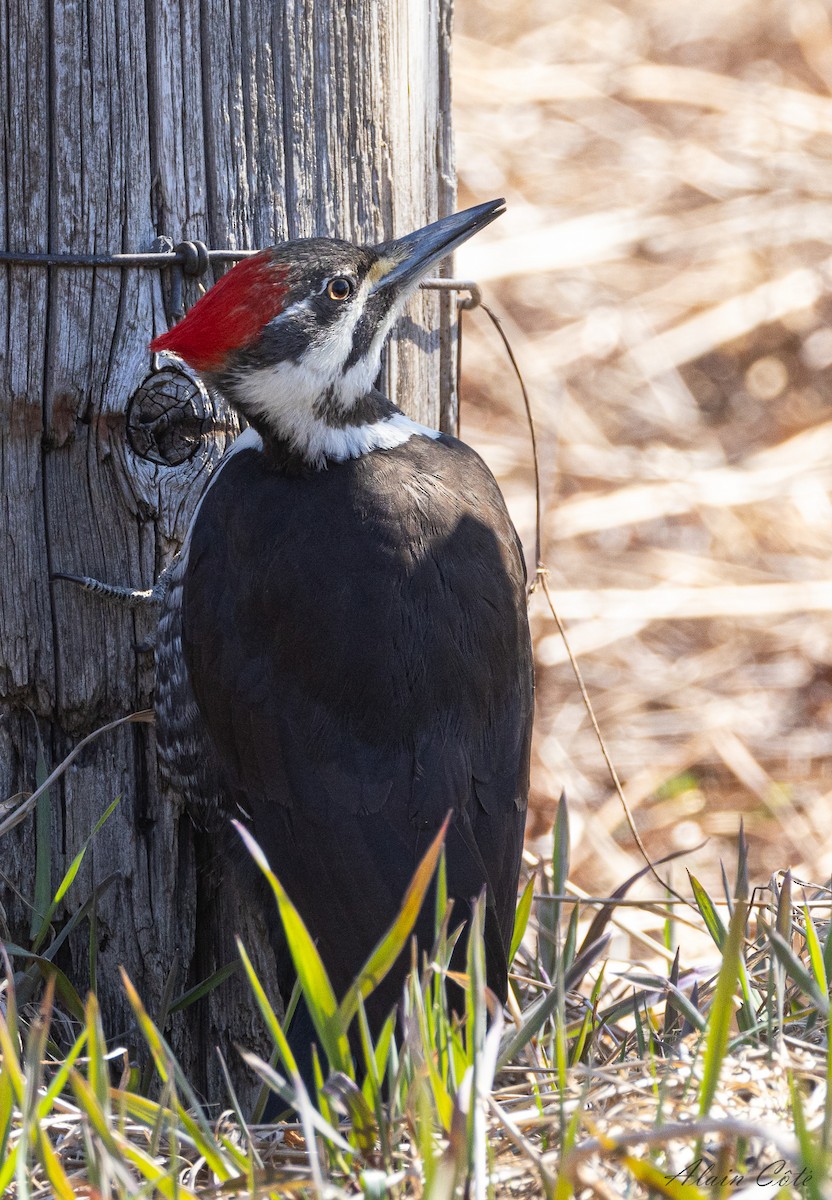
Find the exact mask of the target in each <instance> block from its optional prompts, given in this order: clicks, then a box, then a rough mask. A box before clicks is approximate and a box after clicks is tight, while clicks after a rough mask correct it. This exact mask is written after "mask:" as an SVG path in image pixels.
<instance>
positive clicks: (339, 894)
mask: <svg viewBox="0 0 832 1200" xmlns="http://www.w3.org/2000/svg"><path fill="white" fill-rule="evenodd" d="M417 443H425V444H423V445H420V444H417ZM408 448H409V452H408ZM367 460H374V461H367ZM523 582H524V575H523V568H522V558H521V556H520V554H519V550H518V546H517V540H516V535H515V533H514V530H513V528H512V526H511V523H510V521H509V518H508V516H507V514H506V512H505V507H504V505H503V502H502V498H501V496H500V494H499V491H498V490H497V487H496V484H495V483H494V481H493V479H492V478H491V476H490V474H489V473H488V472H487V470H486V468H485V467H484V466H483V465H482V464H481V462H480V460H479V459H478V458H477V457H476V456H475V455H474V454H473V452H472V451H470V450H468V448H467V447H464V446H463V445H462V444H461V443H457V442H454V441H453V440H452V439H447V440H445V439H443V443H442V444H441V445H438V446H437V445H436V444H435V443H428V442H427V439H422V438H416V439H413V444H411V443H408V444H406V446H404V447H400V448H398V449H397V450H395V451H390V452H386V453H384V454H383V455H380V454H379V455H370V456H367V459H366V460H357V461H355V462H348V463H342V464H338V465H337V466H335V467H331V468H330V469H329V470H328V471H325V472H320V473H317V474H316V475H315V476H314V477H311V478H303V477H300V478H297V479H293V478H286V477H284V476H281V475H279V474H276V473H274V472H273V471H270V470H269V469H268V464H267V463H266V462H265V461H263V460H262V457H258V456H256V455H250V454H249V453H246V454H243V455H240V456H238V461H237V462H235V463H231V464H229V466H228V467H227V468H226V469H225V470H224V472H223V476H222V478H220V479H219V480H218V481H217V483H216V484H215V485H214V487H213V488H212V489H211V492H210V493H209V495H208V496H207V498H206V501H205V503H204V506H203V510H202V513H201V515H200V521H199V522H198V523H197V525H196V527H195V529H194V533H193V538H192V544H191V549H190V556H189V567H188V578H187V584H186V592H185V609H184V641H185V653H186V659H187V662H188V666H189V671H190V678H191V683H192V686H193V690H194V694H195V696H196V699H197V703H198V705H199V708H200V711H201V712H202V715H203V717H204V719H205V722H206V725H207V727H208V729H209V730H210V734H211V737H212V739H213V741H214V744H215V746H216V748H217V752H218V756H219V759H220V761H221V763H222V768H223V773H224V776H225V778H226V779H227V780H228V783H229V786H230V788H231V790H232V792H233V794H234V795H235V797H236V798H237V800H238V802H239V803H240V805H241V807H243V808H245V809H246V810H247V811H248V812H249V813H250V814H251V819H252V825H253V828H254V831H255V835H256V836H257V838H258V840H260V842H261V844H262V845H263V847H264V849H265V851H266V853H267V855H268V856H269V858H270V860H271V862H272V865H273V867H274V868H275V870H276V871H277V873H278V874H279V875H280V876H281V878H282V880H283V882H284V885H285V886H286V887H287V890H288V891H289V893H290V895H292V896H293V898H294V899H295V902H296V903H297V904H298V907H299V908H300V909H301V912H302V914H303V915H304V918H305V919H306V920H307V923H308V924H309V926H310V928H311V929H313V931H314V932H315V933H316V934H317V936H318V937H319V938H321V939H324V940H326V939H327V938H329V939H330V940H331V943H332V944H331V945H330V946H328V947H325V946H322V952H324V951H325V955H324V956H325V959H326V958H327V954H328V955H329V957H330V963H329V964H328V965H330V969H333V967H332V963H333V961H335V960H338V961H339V962H340V963H342V964H343V973H344V976H345V981H346V982H348V981H349V978H350V977H351V973H352V972H353V971H354V970H355V968H356V966H357V965H359V964H360V960H361V958H362V957H363V955H364V953H366V952H367V951H368V950H369V949H370V948H371V947H372V945H373V944H374V942H375V940H376V939H377V938H378V936H379V935H380V933H381V932H383V930H384V928H386V926H387V924H388V923H389V921H390V920H392V918H393V916H394V915H395V912H396V910H397V907H398V904H399V903H400V901H401V898H402V895H403V892H404V890H405V888H406V886H407V883H408V882H409V880H410V878H411V875H412V873H413V870H414V868H415V866H416V865H417V863H418V861H419V858H420V857H421V855H422V854H423V853H424V851H425V850H426V849H427V846H428V844H429V842H430V839H431V837H432V836H433V834H434V833H435V831H436V829H437V828H438V826H439V824H440V823H441V821H442V820H443V819H444V817H445V815H446V813H447V812H448V811H449V810H452V811H453V812H454V814H455V821H454V824H453V827H452V830H451V833H450V834H449V839H448V845H447V860H448V882H449V892H450V894H451V895H452V896H454V897H455V898H456V899H457V902H458V903H459V905H460V906H461V907H462V908H464V907H465V906H466V904H467V903H468V902H470V900H471V899H472V898H473V897H475V896H476V895H477V894H479V892H480V891H481V890H482V889H483V887H484V886H486V885H487V886H488V891H489V895H490V897H491V906H492V916H491V920H490V922H489V924H490V926H491V927H492V933H491V935H490V936H491V941H492V943H493V946H494V949H493V953H492V957H494V956H495V955H496V956H498V950H497V947H498V945H499V946H501V947H502V956H503V960H504V958H505V947H506V946H507V943H508V939H509V937H510V934H511V920H512V917H513V911H514V902H515V897H516V885H517V871H518V867H519V857H520V851H521V847H522V830H523V823H524V815H525V814H524V810H525V804H526V795H527V789H528V753H529V749H528V746H529V735H530V728H531V713H532V682H531V655H530V649H529V635H528V624H527V621H526V616H525V598H524V587H523ZM462 915H464V913H463V914H462ZM431 927H432V921H431ZM332 930H338V931H339V934H338V936H337V937H333V936H332V934H331V932H330V931H332ZM356 955H359V956H360V957H359V959H358V962H356ZM501 971H502V974H503V975H504V973H505V964H504V961H503V964H502V968H501ZM335 973H336V974H337V970H336V972H335ZM493 974H494V975H495V976H496V975H499V974H500V968H498V967H497V966H495V967H494V970H493ZM498 987H499V988H500V990H503V988H502V986H501V985H500V984H499V983H498Z"/></svg>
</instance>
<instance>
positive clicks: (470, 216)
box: [151, 200, 504, 465]
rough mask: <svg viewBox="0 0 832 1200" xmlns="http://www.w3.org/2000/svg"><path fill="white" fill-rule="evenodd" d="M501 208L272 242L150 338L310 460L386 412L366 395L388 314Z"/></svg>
mask: <svg viewBox="0 0 832 1200" xmlns="http://www.w3.org/2000/svg"><path fill="white" fill-rule="evenodd" d="M503 211H504V201H503V200H492V201H489V203H487V204H480V205H477V207H475V208H469V209H467V210H466V211H464V212H460V213H455V214H454V215H453V216H450V217H444V218H443V219H442V220H440V221H435V222H434V223H433V224H431V225H426V226H425V227H424V228H423V229H419V230H417V231H416V232H415V233H410V234H408V235H407V236H405V237H402V238H396V239H394V240H392V241H388V242H383V243H381V244H380V245H376V246H356V245H353V244H352V243H350V242H346V241H339V240H336V239H328V238H305V239H302V240H299V241H294V242H282V243H279V244H278V245H276V246H272V247H270V248H269V249H268V250H263V251H261V252H260V253H259V254H256V255H254V256H253V257H251V258H247V259H245V260H243V261H242V262H240V263H238V264H237V266H235V267H234V268H233V269H232V270H230V271H228V272H227V274H225V275H223V277H222V278H221V279H220V280H219V282H218V283H216V284H215V285H214V287H212V288H211V289H210V291H208V292H206V294H205V295H204V296H203V297H202V298H201V299H200V300H199V301H198V302H197V304H195V305H194V307H193V308H192V309H191V310H190V311H189V312H188V314H187V316H186V317H184V318H183V320H181V321H180V322H179V323H178V325H175V326H174V327H173V328H172V329H170V330H169V331H168V332H167V333H164V334H162V335H161V336H160V337H157V338H156V339H155V340H154V341H153V342H152V343H151V349H152V350H156V351H167V352H170V353H173V354H176V355H178V356H179V357H180V358H182V359H184V360H185V362H186V363H188V364H189V366H191V367H192V368H193V369H194V370H195V371H197V372H198V373H199V374H200V375H201V376H203V378H204V379H205V381H206V382H207V383H208V385H209V386H212V387H215V388H216V389H217V390H219V391H220V392H222V393H223V395H225V396H226V398H227V399H228V400H230V401H231V403H232V404H234V405H235V406H236V407H237V408H238V409H239V410H240V411H241V412H242V414H243V416H245V417H246V419H247V420H248V421H250V422H251V424H253V425H254V426H255V427H256V428H257V429H258V430H259V431H260V432H261V433H263V434H265V435H266V436H271V437H274V438H277V439H279V440H281V441H283V442H286V443H288V444H289V445H290V446H291V447H292V448H293V449H294V450H296V451H297V452H299V453H300V454H301V455H302V456H303V457H304V458H306V459H307V460H308V461H309V462H312V463H313V464H316V465H321V463H322V462H323V461H324V460H325V459H326V457H328V456H329V451H328V450H327V447H328V446H330V445H333V446H338V445H341V444H342V443H344V436H341V437H340V439H339V438H338V437H336V436H335V435H334V434H332V433H331V431H332V430H336V431H337V430H344V429H347V430H349V429H350V427H352V426H355V425H357V424H358V423H359V422H360V421H364V422H365V423H366V420H367V418H368V415H371V416H375V417H376V418H378V417H379V416H381V417H383V418H387V419H389V418H390V417H391V416H392V415H393V414H394V413H395V412H396V410H395V408H394V407H393V406H392V405H391V404H390V403H389V401H385V402H384V403H386V404H387V406H388V411H386V412H385V411H383V410H382V411H379V410H378V406H377V404H376V407H375V408H374V407H373V406H372V405H369V407H368V404H367V403H366V398H367V397H368V396H369V395H370V394H371V393H372V390H373V384H374V381H375V379H376V377H377V376H378V372H379V368H380V363H381V352H382V348H383V346H384V342H385V339H386V337H387V335H388V333H389V332H390V329H391V327H392V325H393V322H394V321H395V319H396V317H397V316H398V314H399V313H400V311H401V309H402V307H403V305H404V303H405V301H406V299H407V297H408V296H409V295H410V294H411V293H412V292H413V291H414V290H415V289H416V288H417V287H418V285H419V282H420V280H421V279H423V278H424V276H425V275H426V274H427V272H428V271H429V270H430V268H431V266H433V264H434V263H436V262H437V261H438V260H439V259H441V258H444V257H445V256H446V255H447V254H449V253H450V252H451V251H452V250H453V249H454V248H455V247H456V246H458V245H460V244H461V243H462V242H464V241H465V240H466V239H467V238H469V237H471V236H472V235H473V234H475V233H477V232H478V231H479V230H480V229H482V228H484V226H486V225H488V224H489V223H490V222H491V221H493V220H494V219H495V218H496V217H498V216H500V214H501V213H502V212H503ZM347 440H348V441H349V439H347ZM359 442H360V439H359ZM352 443H355V444H359V443H358V442H356V439H355V437H353V438H352V442H351V443H350V444H352ZM380 444H383V443H380ZM357 452H360V451H356V453H357ZM334 456H335V457H338V456H339V455H338V454H335V455H334ZM340 456H341V457H354V454H353V453H351V452H350V451H349V449H348V450H347V452H346V453H343V454H341V455H340Z"/></svg>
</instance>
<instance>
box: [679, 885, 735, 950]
mask: <svg viewBox="0 0 832 1200" xmlns="http://www.w3.org/2000/svg"><path fill="white" fill-rule="evenodd" d="M688 879H689V880H690V886H691V888H692V890H693V898H694V900H695V901H696V907H697V908H698V909H699V911H700V913H701V914H702V920H703V921H704V922H705V927H706V929H707V930H708V933H709V934H710V935H711V937H712V938H713V939H714V941H715V942H716V944H717V946H718V947H719V949H720V950H721V949H722V947H723V946H724V944H725V938H726V937H727V930H726V928H725V926H724V924H723V923H722V918H721V917H720V915H719V913H718V912H717V911H716V907H715V905H714V903H713V901H712V900H711V897H710V896H709V895H708V893H707V892H706V891H705V889H704V888H703V886H702V884H701V883H700V882H699V880H698V879H697V878H696V876H695V875H692V874H691V873H690V871H688Z"/></svg>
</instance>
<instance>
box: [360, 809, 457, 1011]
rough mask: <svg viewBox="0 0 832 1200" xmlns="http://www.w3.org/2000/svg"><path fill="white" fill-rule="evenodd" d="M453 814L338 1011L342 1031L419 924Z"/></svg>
mask: <svg viewBox="0 0 832 1200" xmlns="http://www.w3.org/2000/svg"><path fill="white" fill-rule="evenodd" d="M450 819H451V818H450V814H449V815H448V816H447V817H446V818H445V820H444V821H443V823H442V827H441V829H440V830H439V832H438V833H437V835H436V837H435V838H434V839H433V841H432V842H431V844H430V846H429V847H428V849H427V851H426V852H425V855H424V857H423V858H422V861H421V862H420V863H419V865H418V867H417V868H416V871H415V874H414V876H413V878H412V879H411V881H410V883H409V884H408V888H407V891H406V892H405V895H404V899H403V900H402V904H401V908H400V909H399V912H398V915H397V917H396V919H395V921H394V922H393V924H392V925H391V926H390V928H389V929H388V931H387V933H386V934H385V935H384V937H383V938H382V939H381V941H380V942H379V943H378V945H377V946H376V948H375V950H373V952H372V954H371V955H370V957H369V958H368V959H367V961H366V963H365V964H364V966H363V967H362V968H361V971H360V972H359V975H358V977H357V979H356V980H355V982H354V983H353V984H352V986H351V987H350V988H349V990H348V991H347V993H346V995H345V996H344V999H343V1000H342V1001H341V1004H340V1007H339V1010H338V1021H339V1023H340V1027H341V1029H342V1030H344V1031H346V1030H347V1029H348V1028H349V1025H350V1022H351V1021H352V1019H353V1017H354V1016H355V1014H356V1012H357V1010H358V998H359V996H361V998H362V999H366V998H367V996H369V994H370V993H371V992H372V991H373V990H374V988H376V987H377V986H378V984H379V983H380V982H381V981H382V979H383V978H384V977H385V975H386V974H387V973H388V971H389V970H390V969H391V967H392V966H393V964H394V963H395V962H396V960H397V959H398V957H399V955H400V954H401V952H402V950H403V949H404V948H405V946H406V945H407V940H408V938H409V937H410V934H411V932H412V930H413V926H414V925H415V924H416V919H417V917H418V916H419V912H420V910H421V907H422V905H423V903H424V900H425V896H426V894H427V890H428V888H429V887H430V883H431V880H432V879H433V876H434V872H435V871H436V865H437V863H438V861H439V856H440V854H441V852H442V847H443V845H444V842H445V834H446V833H447V831H448V823H449V821H450Z"/></svg>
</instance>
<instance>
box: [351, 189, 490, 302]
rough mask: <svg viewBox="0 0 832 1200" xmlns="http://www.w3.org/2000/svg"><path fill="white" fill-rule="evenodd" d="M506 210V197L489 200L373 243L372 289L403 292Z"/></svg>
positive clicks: (413, 285)
mask: <svg viewBox="0 0 832 1200" xmlns="http://www.w3.org/2000/svg"><path fill="white" fill-rule="evenodd" d="M505 210H506V202H505V200H502V199H501V200H489V201H488V203H487V204H478V205H476V207H475V208H466V209H465V211H464V212H458V213H454V214H453V215H452V216H450V217H443V218H442V220H441V221H434V222H433V224H431V225H425V227H424V228H423V229H417V230H416V232H415V233H408V234H407V235H406V236H405V237H402V238H396V239H395V240H393V241H390V242H383V243H382V244H381V245H380V246H376V253H377V254H378V256H379V257H378V261H377V262H376V263H375V264H374V265H373V267H372V268H371V271H370V277H371V279H372V283H373V286H372V290H373V291H374V292H375V291H382V290H384V291H386V290H387V288H391V289H392V290H393V291H394V292H395V293H396V294H402V293H405V292H407V291H409V289H410V288H411V287H415V286H416V284H417V283H418V282H419V280H420V279H422V278H424V276H425V275H426V274H427V273H428V271H429V270H430V268H431V267H432V266H433V264H434V263H435V262H438V260H439V259H440V258H444V257H445V256H446V255H447V254H450V253H451V251H452V250H455V249H456V248H457V246H461V245H462V243H463V242H465V241H467V240H468V238H469V237H473V235H474V234H475V233H479V231H480V230H481V229H485V227H486V225H490V224H491V222H492V221H494V220H496V219H497V217H499V216H502V214H503V213H504V212H505Z"/></svg>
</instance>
